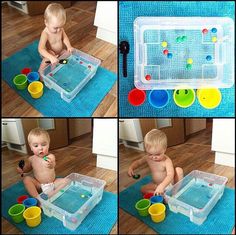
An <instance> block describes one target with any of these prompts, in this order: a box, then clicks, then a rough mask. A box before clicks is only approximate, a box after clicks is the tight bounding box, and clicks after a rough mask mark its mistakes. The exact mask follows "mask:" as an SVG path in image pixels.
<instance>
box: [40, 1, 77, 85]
mask: <svg viewBox="0 0 236 235" xmlns="http://www.w3.org/2000/svg"><path fill="white" fill-rule="evenodd" d="M44 23H45V26H46V27H45V29H44V30H43V32H42V33H41V37H40V40H39V46H38V51H39V53H40V55H41V56H42V57H43V60H42V62H41V65H40V67H39V70H38V72H39V74H40V80H42V71H43V69H44V68H45V67H46V66H47V65H48V64H47V63H46V61H50V62H51V64H56V63H58V62H59V60H58V58H57V57H59V56H61V55H62V54H64V53H65V52H66V50H65V49H64V45H65V46H66V48H67V51H68V52H70V53H71V52H72V51H73V49H74V48H73V47H72V46H71V44H70V41H69V38H68V37H67V35H66V33H65V31H64V29H63V26H64V25H65V23H66V12H65V9H64V8H63V7H62V6H61V5H60V4H58V3H52V4H49V5H48V6H47V8H46V10H45V12H44Z"/></svg>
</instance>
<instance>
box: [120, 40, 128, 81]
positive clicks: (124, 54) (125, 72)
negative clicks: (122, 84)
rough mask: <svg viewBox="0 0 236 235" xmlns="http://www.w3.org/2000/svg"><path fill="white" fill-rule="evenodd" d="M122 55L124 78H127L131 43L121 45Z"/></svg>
mask: <svg viewBox="0 0 236 235" xmlns="http://www.w3.org/2000/svg"><path fill="white" fill-rule="evenodd" d="M120 53H121V54H123V76H124V77H127V54H128V53H129V43H128V42H127V41H122V42H121V43H120Z"/></svg>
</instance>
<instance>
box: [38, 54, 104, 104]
mask: <svg viewBox="0 0 236 235" xmlns="http://www.w3.org/2000/svg"><path fill="white" fill-rule="evenodd" d="M59 59H67V60H68V61H67V63H66V64H57V65H56V66H54V65H51V64H49V65H48V66H47V67H46V68H45V69H44V71H43V75H42V76H43V80H44V84H45V85H46V86H47V87H48V88H49V89H51V88H52V89H54V90H55V91H57V92H58V93H59V94H61V98H62V99H63V100H65V101H66V102H71V100H72V99H74V98H75V96H76V95H77V94H78V93H79V92H80V90H81V89H82V88H83V87H84V86H85V85H86V84H87V83H88V82H89V80H90V79H91V78H92V77H93V76H94V75H95V74H96V71H97V68H98V66H99V65H100V63H101V61H100V60H99V59H97V58H94V57H92V56H90V55H88V54H86V53H84V52H82V51H79V50H74V51H73V52H72V54H69V53H68V52H66V53H65V54H63V55H62V56H60V58H59Z"/></svg>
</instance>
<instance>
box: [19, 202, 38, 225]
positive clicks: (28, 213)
mask: <svg viewBox="0 0 236 235" xmlns="http://www.w3.org/2000/svg"><path fill="white" fill-rule="evenodd" d="M23 217H24V218H25V221H26V224H27V225H28V226H29V227H36V226H38V225H39V224H40V223H41V209H40V207H38V206H31V207H29V208H27V209H26V210H25V211H24V213H23Z"/></svg>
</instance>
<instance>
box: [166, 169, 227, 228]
mask: <svg viewBox="0 0 236 235" xmlns="http://www.w3.org/2000/svg"><path fill="white" fill-rule="evenodd" d="M227 181H228V179H227V178H226V177H223V176H218V175H215V174H210V173H206V172H202V171H198V170H194V171H192V172H191V173H190V174H188V175H186V176H185V177H184V178H183V179H182V180H181V181H179V182H178V183H177V184H175V185H174V186H173V187H170V188H169V189H167V191H166V192H165V195H164V197H165V199H166V201H167V203H168V206H169V208H170V210H171V211H173V212H175V213H178V212H179V213H181V214H184V215H186V216H188V217H189V218H190V221H192V222H193V223H195V224H198V225H201V224H202V223H203V222H204V221H205V220H206V219H207V216H208V215H209V213H210V212H211V210H212V209H213V207H214V206H215V205H216V203H217V202H218V200H219V199H220V198H221V197H222V195H223V193H224V188H225V184H226V182H227Z"/></svg>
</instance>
